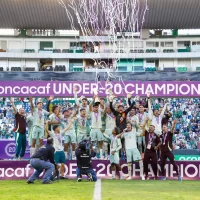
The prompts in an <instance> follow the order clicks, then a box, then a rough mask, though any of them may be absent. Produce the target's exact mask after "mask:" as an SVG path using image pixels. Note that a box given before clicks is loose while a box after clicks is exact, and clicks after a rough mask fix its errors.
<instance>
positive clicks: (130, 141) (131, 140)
mask: <svg viewBox="0 0 200 200" xmlns="http://www.w3.org/2000/svg"><path fill="white" fill-rule="evenodd" d="M139 135H140V134H138V133H137V132H133V131H131V132H125V133H124V134H123V135H122V137H124V139H125V149H134V148H137V140H136V137H137V136H139Z"/></svg>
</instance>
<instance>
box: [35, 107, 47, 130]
mask: <svg viewBox="0 0 200 200" xmlns="http://www.w3.org/2000/svg"><path fill="white" fill-rule="evenodd" d="M46 115H49V112H47V111H46V110H43V109H42V110H39V109H38V108H34V109H33V118H34V121H33V126H38V127H40V128H43V129H44V119H45V116H46Z"/></svg>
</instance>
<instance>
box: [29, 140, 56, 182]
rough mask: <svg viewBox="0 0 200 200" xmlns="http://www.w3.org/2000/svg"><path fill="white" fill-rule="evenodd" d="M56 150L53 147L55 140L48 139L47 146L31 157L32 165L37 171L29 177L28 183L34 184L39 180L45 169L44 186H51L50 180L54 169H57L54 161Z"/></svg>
mask: <svg viewBox="0 0 200 200" xmlns="http://www.w3.org/2000/svg"><path fill="white" fill-rule="evenodd" d="M54 152H55V148H54V147H53V138H52V137H49V138H48V139H47V144H46V145H45V146H42V147H40V149H39V150H38V151H37V152H36V153H35V154H34V155H33V156H32V157H31V160H30V164H31V167H33V168H34V169H35V170H36V171H35V172H34V174H32V176H31V177H29V179H28V181H27V183H28V184H32V183H34V180H35V179H39V176H40V174H41V173H42V172H43V170H44V169H45V174H44V176H43V179H42V183H43V184H51V183H52V181H50V178H51V177H52V172H53V170H54V167H55V168H57V166H56V164H55V161H54Z"/></svg>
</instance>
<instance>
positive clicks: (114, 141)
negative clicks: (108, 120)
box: [103, 133, 122, 152]
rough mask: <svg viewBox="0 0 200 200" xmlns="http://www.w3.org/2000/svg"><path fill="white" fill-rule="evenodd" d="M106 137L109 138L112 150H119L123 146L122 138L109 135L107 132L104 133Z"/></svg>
mask: <svg viewBox="0 0 200 200" xmlns="http://www.w3.org/2000/svg"><path fill="white" fill-rule="evenodd" d="M103 135H104V137H105V138H107V139H108V140H109V143H110V151H111V152H112V151H119V150H120V149H121V148H122V143H121V140H120V138H118V137H117V136H113V135H112V136H108V135H106V134H105V133H104V134H103Z"/></svg>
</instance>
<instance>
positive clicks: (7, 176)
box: [0, 160, 200, 180]
mask: <svg viewBox="0 0 200 200" xmlns="http://www.w3.org/2000/svg"><path fill="white" fill-rule="evenodd" d="M92 164H93V168H94V170H95V171H96V173H97V176H98V178H101V179H106V178H110V177H111V171H110V162H109V161H108V160H93V162H92ZM177 164H178V166H179V167H180V172H181V176H182V177H183V179H184V180H200V170H199V169H200V162H199V161H177ZM121 165H122V171H123V173H124V176H127V164H126V163H124V162H121ZM76 167H77V164H76V161H67V162H66V165H65V175H66V176H67V177H68V178H70V179H74V178H76ZM149 169H150V171H149V175H150V176H151V173H153V172H152V169H151V167H150V166H149ZM158 169H160V166H159V164H158ZM32 173H33V169H32V168H31V166H30V164H29V162H28V161H11V160H2V161H0V180H21V179H28V177H29V176H30V175H31V174H32ZM139 174H140V169H139V165H138V163H137V162H135V163H133V179H139V178H140V177H139ZM41 176H42V175H41ZM158 176H160V171H158ZM166 177H167V179H176V173H175V171H173V166H172V165H170V164H166Z"/></svg>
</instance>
